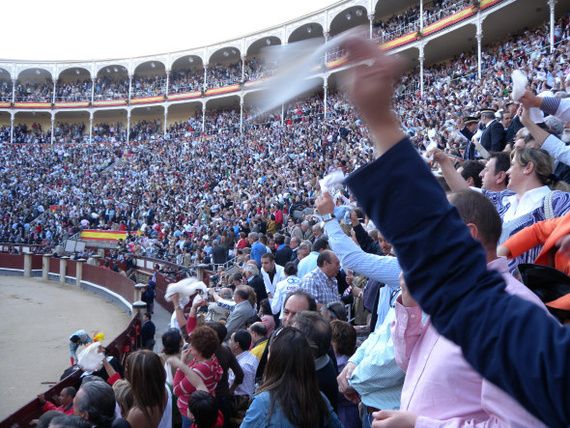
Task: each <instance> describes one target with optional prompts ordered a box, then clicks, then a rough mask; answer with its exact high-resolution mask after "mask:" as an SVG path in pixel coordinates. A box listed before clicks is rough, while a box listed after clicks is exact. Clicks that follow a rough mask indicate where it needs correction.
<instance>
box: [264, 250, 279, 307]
mask: <svg viewBox="0 0 570 428" xmlns="http://www.w3.org/2000/svg"><path fill="white" fill-rule="evenodd" d="M261 268H262V269H261V276H262V277H263V283H264V284H265V291H267V296H268V297H269V298H270V299H271V298H273V294H274V293H275V287H276V286H277V283H279V282H281V281H283V280H284V279H285V274H284V273H283V267H282V266H279V265H278V264H276V263H275V256H274V255H273V254H272V253H265V254H264V255H263V256H261Z"/></svg>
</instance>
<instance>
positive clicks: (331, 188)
mask: <svg viewBox="0 0 570 428" xmlns="http://www.w3.org/2000/svg"><path fill="white" fill-rule="evenodd" d="M342 183H344V173H343V172H342V170H341V169H335V170H334V171H333V172H331V173H330V174H328V175H325V176H324V177H323V178H322V179H320V180H319V185H320V186H321V190H322V191H323V192H324V191H325V190H326V191H328V192H329V193H330V194H331V195H334V193H335V187H337V186H342Z"/></svg>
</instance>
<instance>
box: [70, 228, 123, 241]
mask: <svg viewBox="0 0 570 428" xmlns="http://www.w3.org/2000/svg"><path fill="white" fill-rule="evenodd" d="M126 237H127V232H118V231H113V230H92V229H84V230H82V231H81V239H86V240H90V241H118V240H119V239H125V238H126Z"/></svg>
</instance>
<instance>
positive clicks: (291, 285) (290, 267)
mask: <svg viewBox="0 0 570 428" xmlns="http://www.w3.org/2000/svg"><path fill="white" fill-rule="evenodd" d="M283 273H284V274H285V276H286V278H285V279H284V280H283V281H279V282H278V283H277V285H276V286H275V293H274V294H273V300H272V301H271V312H272V313H273V315H277V314H279V319H280V320H282V319H283V304H284V303H285V298H286V297H287V295H288V294H289V293H291V292H293V291H295V290H297V289H298V288H299V283H300V282H301V280H300V279H299V277H298V276H297V265H295V262H287V263H285V267H284V268H283Z"/></svg>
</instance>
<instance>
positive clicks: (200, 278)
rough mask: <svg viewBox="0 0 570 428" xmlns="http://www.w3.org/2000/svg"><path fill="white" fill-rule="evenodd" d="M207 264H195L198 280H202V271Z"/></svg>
mask: <svg viewBox="0 0 570 428" xmlns="http://www.w3.org/2000/svg"><path fill="white" fill-rule="evenodd" d="M207 267H208V265H198V266H196V272H197V273H198V281H204V271H205V270H206V268H207Z"/></svg>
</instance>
